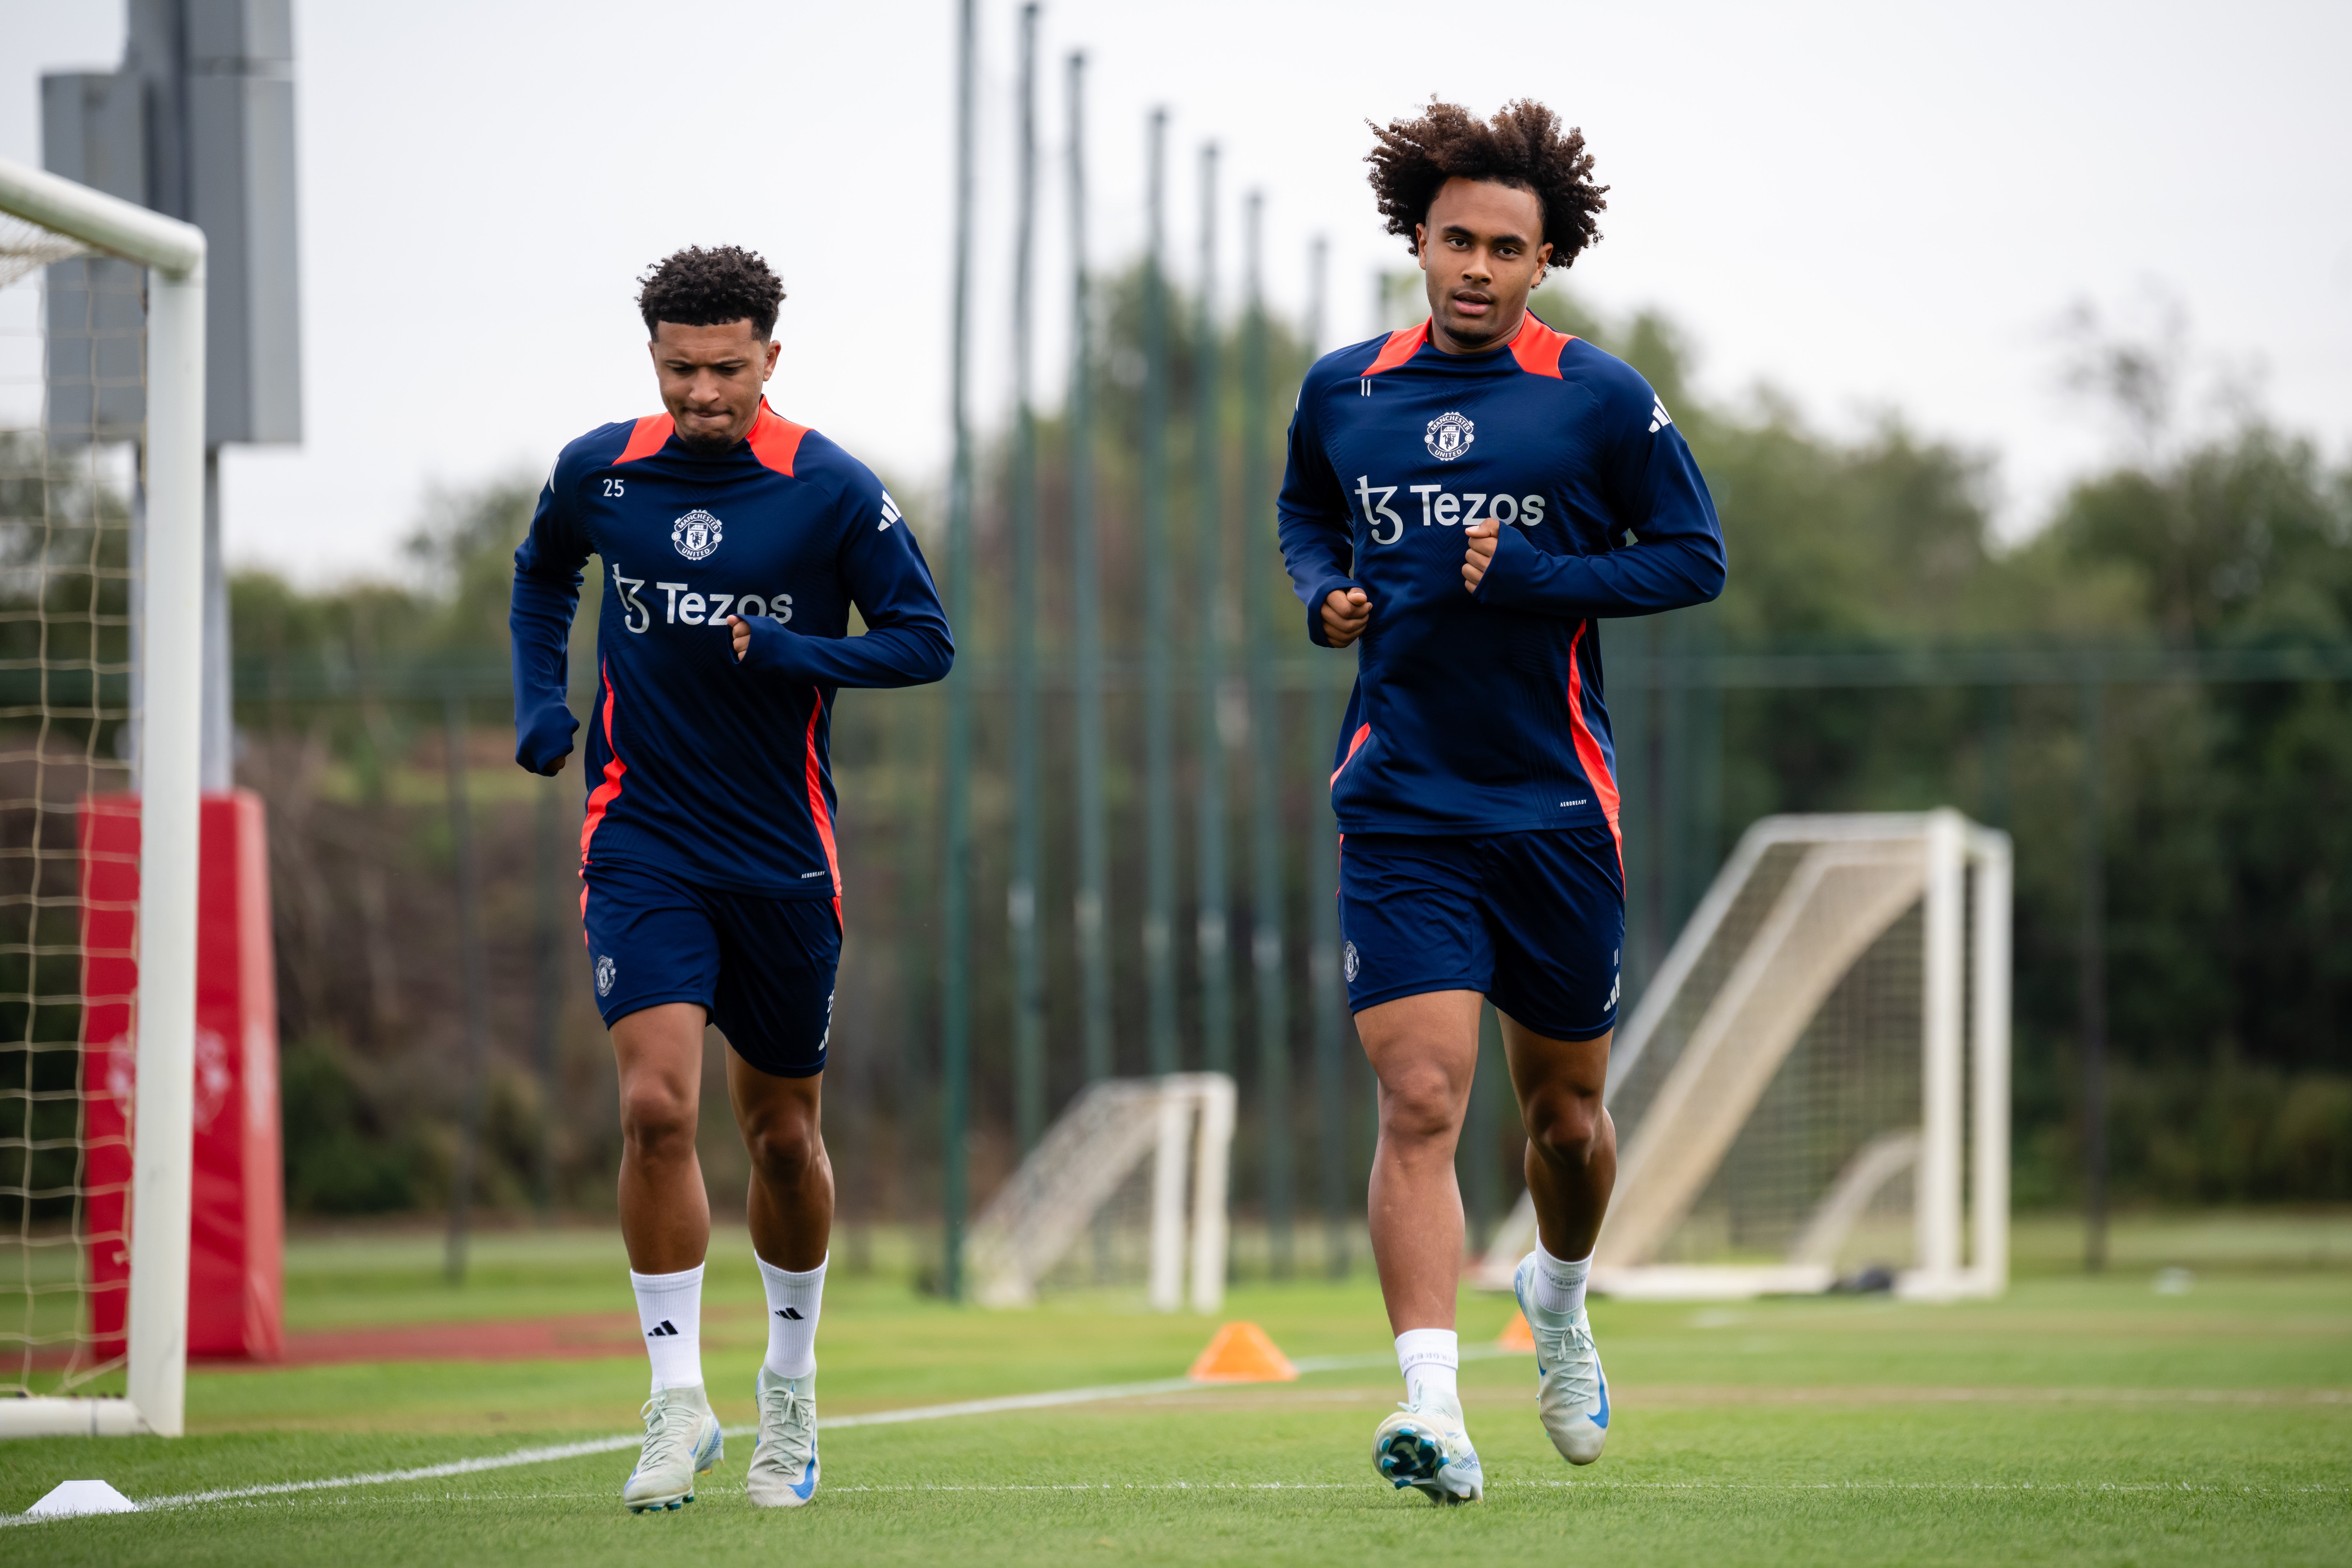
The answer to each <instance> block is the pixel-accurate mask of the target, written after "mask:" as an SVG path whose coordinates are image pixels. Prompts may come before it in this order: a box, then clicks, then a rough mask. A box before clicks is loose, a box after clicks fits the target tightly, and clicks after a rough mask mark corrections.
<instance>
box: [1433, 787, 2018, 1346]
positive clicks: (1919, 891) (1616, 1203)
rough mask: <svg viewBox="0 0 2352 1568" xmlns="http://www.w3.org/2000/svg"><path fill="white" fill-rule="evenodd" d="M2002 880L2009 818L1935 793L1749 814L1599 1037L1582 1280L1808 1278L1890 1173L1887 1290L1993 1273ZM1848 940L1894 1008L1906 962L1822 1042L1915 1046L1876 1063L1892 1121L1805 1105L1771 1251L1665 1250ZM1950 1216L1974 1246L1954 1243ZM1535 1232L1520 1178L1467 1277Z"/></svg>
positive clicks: (1486, 1271)
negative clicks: (1907, 1201)
mask: <svg viewBox="0 0 2352 1568" xmlns="http://www.w3.org/2000/svg"><path fill="white" fill-rule="evenodd" d="M2010 884H2011V848H2010V840H2009V837H2008V835H2006V834H2004V833H2000V832H1997V831H1995V830H1992V829H1990V828H1985V827H1980V826H1976V825H1974V824H1971V823H1969V822H1968V821H1967V820H1966V819H1965V818H1963V817H1962V816H1960V815H1959V813H1958V812H1956V811H1952V810H1949V809H1942V810H1937V811H1932V812H1927V813H1924V814H1908V813H1906V814H1874V815H1856V816H1775V817H1768V818H1766V819H1764V820H1762V821H1760V822H1759V823H1757V824H1756V825H1755V826H1752V827H1750V828H1749V829H1748V832H1747V833H1746V834H1745V835H1743V836H1742V837H1741V838H1740V841H1739V846H1738V848H1737V849H1736V850H1735V851H1734V852H1733V853H1732V856H1731V858H1730V859H1729V860H1728V861H1727V863H1726V864H1725V866H1724V868H1723V870H1722V871H1721V873H1720V874H1718V875H1717V878H1716V879H1715V883H1714V885H1713V886H1712V887H1711V888H1710V889H1708V891H1707V895H1706V898H1705V899H1704V900H1702V901H1701V902H1700V904H1699V906H1698V909H1697V910H1696V911H1695V912H1694V913H1693V914H1692V916H1691V919H1690V922H1689V924H1688V925H1686V926H1685V928H1684V929H1683V931H1682V933H1681V935H1680V936H1679V937H1678V938H1677V939H1676V940H1675V945H1674V948H1673V950H1672V951H1671V952H1669V953H1668V954H1667V956H1666V960H1665V963H1664V964H1663V965H1661V966H1660V969H1659V971H1658V974H1657V977H1656V978H1655V980H1654V981H1653V982H1652V984H1650V986H1649V988H1648V990H1647V991H1646V992H1645V993H1644V994H1643V997H1642V1000H1641V1003H1640V1005H1638V1006H1637V1007H1636V1008H1635V1009H1634V1010H1633V1016H1631V1018H1630V1019H1629V1020H1628V1021H1627V1022H1626V1023H1625V1025H1624V1026H1623V1027H1622V1028H1621V1029H1620V1031H1619V1032H1618V1036H1617V1038H1616V1041H1615V1042H1614V1047H1613V1049H1612V1055H1611V1061H1610V1066H1609V1079H1608V1086H1607V1089H1606V1090H1605V1091H1604V1096H1603V1098H1604V1103H1606V1104H1607V1105H1608V1107H1609V1109H1610V1111H1611V1113H1612V1116H1613V1117H1614V1118H1615V1119H1616V1121H1617V1134H1618V1140H1619V1151H1620V1152H1619V1155H1618V1168H1617V1187H1616V1194H1615V1196H1614V1197H1613V1199H1612V1202H1611V1205H1610V1211H1609V1216H1608V1219H1607V1221H1606V1223H1605V1224H1604V1225H1603V1226H1602V1227H1601V1241H1600V1247H1599V1250H1598V1251H1597V1252H1596V1253H1595V1255H1594V1260H1593V1271H1592V1279H1593V1285H1594V1289H1597V1290H1601V1291H1605V1292H1606V1293H1609V1294H1612V1295H1618V1296H1625V1297H1633V1298H1647V1299H1654V1300H1709V1299H1733V1298H1738V1297H1745V1296H1755V1295H1761V1294H1767V1293H1783V1292H1787V1293H1801V1292H1809V1291H1818V1290H1824V1289H1829V1287H1830V1286H1831V1285H1832V1282H1833V1281H1834V1280H1835V1279H1836V1268H1837V1259H1838V1256H1839V1252H1840V1249H1841V1247H1843V1245H1844V1243H1845V1242H1846V1240H1847V1238H1848V1237H1849V1236H1850V1235H1851V1234H1853V1231H1854V1228H1855V1226H1857V1225H1858V1224H1859V1223H1861V1221H1862V1220H1863V1218H1864V1215H1865V1213H1866V1212H1868V1211H1869V1210H1870V1209H1871V1207H1872V1205H1873V1204H1874V1201H1876V1200H1878V1199H1879V1198H1880V1197H1881V1195H1882V1194H1885V1193H1887V1192H1889V1191H1890V1190H1893V1187H1894V1184H1896V1183H1897V1182H1898V1181H1899V1180H1900V1179H1903V1178H1908V1180H1909V1182H1910V1184H1911V1193H1912V1203H1911V1226H1910V1230H1911V1236H1910V1238H1909V1251H1910V1258H1909V1264H1910V1266H1909V1267H1908V1268H1905V1269H1904V1270H1902V1272H1901V1273H1900V1274H1899V1275H1898V1276H1897V1278H1896V1279H1895V1289H1896V1290H1897V1291H1898V1292H1899V1293H1901V1294H1904V1295H1906V1296H1913V1297H1922V1298H1936V1299H1948V1298H1953V1297H1959V1296H1987V1295H1996V1294H1999V1293H2000V1291H2001V1290H2002V1289H2005V1288H2006V1287H2007V1284H2008V1278H2009V1243H2008V1237H2009V1047H2010V1042H2009V1010H2010V962H2011V960H2010ZM1866 955H1867V956H1868V957H1869V959H1870V960H1871V961H1872V962H1874V963H1884V964H1887V965H1889V966H1890V969H1891V973H1895V975H1896V976H1897V978H1898V980H1899V981H1900V982H1902V984H1898V985H1896V986H1895V987H1893V988H1892V989H1894V990H1895V991H1896V992H1897V993H1898V994H1899V996H1900V999H1901V1000H1902V1002H1903V1003H1904V1004H1905V1005H1906V1008H1907V1006H1908V1004H1909V1000H1910V992H1909V984H1911V983H1912V981H1911V977H1912V976H1913V975H1915V974H1916V1012H1915V1013H1911V1014H1910V1015H1909V1016H1907V1017H1901V1016H1898V1017H1896V1018H1895V1019H1893V1020H1892V1021H1891V1022H1890V1020H1889V1019H1888V1018H1887V1017H1886V1016H1885V1008H1884V1007H1883V1006H1882V1007H1881V1008H1880V1010H1879V1013H1878V1015H1877V1016H1874V1017H1872V1018H1870V1019H1867V1020H1866V1021H1865V1022H1864V1023H1863V1024H1861V1025H1859V1026H1855V1027H1856V1028H1857V1029H1858V1030H1859V1031H1860V1032H1861V1033H1862V1034H1863V1035H1864V1036H1866V1037H1864V1038H1862V1039H1860V1040H1858V1041H1841V1042H1839V1045H1840V1047H1841V1048H1843V1049H1844V1050H1845V1051H1846V1052H1847V1053H1848V1055H1849V1057H1851V1058H1853V1059H1856V1060H1859V1059H1862V1058H1861V1057H1860V1054H1859V1053H1860V1052H1861V1051H1862V1050H1864V1049H1868V1050H1871V1051H1874V1052H1875V1053H1876V1055H1875V1058H1874V1060H1875V1061H1876V1062H1878V1063H1879V1064H1881V1065H1882V1066H1884V1065H1887V1058H1888V1055H1889V1053H1890V1052H1893V1053H1895V1055H1896V1056H1898V1057H1915V1058H1916V1068H1915V1067H1914V1065H1913V1060H1911V1059H1901V1060H1895V1061H1894V1062H1893V1063H1892V1064H1891V1066H1892V1068H1893V1069H1894V1071H1895V1074H1897V1075H1902V1076H1899V1077H1898V1079H1897V1081H1898V1082H1900V1084H1901V1085H1902V1088H1903V1090H1904V1092H1906V1094H1909V1095H1912V1096H1914V1097H1915V1100H1916V1102H1915V1103H1913V1104H1911V1105H1909V1106H1906V1107H1899V1108H1897V1109H1896V1110H1895V1114H1894V1115H1893V1117H1892V1119H1891V1120H1892V1124H1891V1125H1884V1126H1873V1125H1871V1124H1869V1123H1867V1122H1865V1121H1861V1120H1860V1119H1859V1118H1857V1117H1855V1116H1853V1115H1851V1114H1849V1115H1847V1116H1844V1117H1843V1118H1838V1117H1834V1116H1829V1115H1823V1116H1821V1117H1819V1118H1816V1119H1815V1121H1816V1122H1817V1123H1818V1125H1811V1126H1809V1127H1808V1128H1807V1129H1806V1130H1805V1134H1804V1135H1805V1138H1806V1140H1807V1147H1806V1149H1805V1150H1804V1153H1805V1155H1806V1156H1807V1157H1808V1161H1809V1164H1810V1166H1811V1168H1812V1169H1814V1170H1817V1171H1819V1172H1820V1173H1821V1175H1820V1176H1819V1177H1818V1178H1817V1179H1814V1180H1813V1181H1812V1182H1811V1184H1810V1185H1806V1186H1804V1187H1803V1188H1802V1191H1801V1201H1802V1204H1803V1207H1804V1211H1805V1212H1804V1213H1803V1214H1802V1215H1801V1222H1800V1223H1798V1224H1796V1225H1794V1226H1791V1227H1790V1230H1791V1232H1792V1234H1790V1236H1789V1237H1788V1239H1787V1241H1786V1245H1785V1249H1784V1250H1783V1252H1782V1255H1781V1256H1780V1257H1779V1258H1774V1259H1757V1258H1744V1259H1741V1260H1739V1261H1736V1262H1706V1261H1692V1260H1689V1259H1685V1258H1669V1257H1667V1256H1665V1255H1666V1254H1667V1253H1668V1252H1669V1251H1670V1243H1671V1241H1672V1239H1673V1238H1674V1237H1675V1236H1676V1234H1677V1231H1678V1228H1679V1227H1682V1226H1685V1223H1686V1222H1687V1221H1689V1219H1690V1217H1691V1215H1692V1213H1693V1210H1694V1206H1695V1205H1697V1204H1698V1202H1699V1200H1700V1198H1701V1194H1702V1193H1703V1192H1706V1191H1707V1190H1708V1189H1709V1187H1710V1184H1712V1183H1716V1182H1717V1180H1718V1178H1719V1175H1720V1173H1722V1171H1723V1170H1724V1167H1725V1162H1726V1159H1727V1156H1728V1155H1730V1154H1731V1152H1733V1149H1734V1146H1735V1143H1736V1142H1738V1140H1739V1138H1740V1137H1741V1134H1742V1132H1743V1131H1744V1130H1745V1129H1746V1128H1747V1126H1748V1123H1749V1121H1750V1120H1751V1118H1753V1117H1754V1116H1756V1115H1757V1113H1758V1109H1759V1104H1760V1103H1762V1102H1763V1101H1764V1100H1765V1099H1766V1096H1767V1094H1768V1092H1769V1090H1770V1089H1772V1087H1773V1085H1774V1083H1775V1079H1776V1075H1778V1074H1780V1073H1782V1072H1783V1071H1784V1069H1786V1068H1789V1067H1790V1064H1791V1058H1792V1053H1794V1052H1796V1051H1797V1050H1798V1049H1799V1048H1800V1047H1801V1044H1802V1043H1804V1042H1807V1041H1808V1040H1810V1039H1812V1038H1813V1037H1814V1032H1815V1031H1817V1030H1819V1031H1821V1032H1822V1033H1827V1032H1828V1031H1829V1030H1830V1029H1831V1028H1832V1026H1833V1025H1834V1024H1835V1022H1836V1020H1835V1019H1832V1017H1831V1009H1830V1008H1829V1006H1828V1005H1829V1004H1830V1003H1831V1001H1832V995H1833V994H1838V993H1841V990H1842V988H1843V987H1845V986H1847V985H1848V984H1850V983H1852V982H1853V979H1854V977H1855V976H1856V974H1857V966H1858V965H1859V964H1861V963H1863V962H1864V960H1865V956H1866ZM1887 989H1889V987H1886V986H1882V987H1881V990H1882V991H1885V990H1887ZM1964 1034H1965V1036H1966V1039H1967V1046H1966V1048H1965V1050H1964V1048H1963V1043H1962V1042H1963V1036H1964ZM1914 1071H1916V1089H1911V1088H1910V1079H1909V1077H1908V1076H1907V1075H1908V1074H1910V1073H1912V1072H1914ZM1882 1076H1884V1075H1882ZM1629 1086H1630V1092H1629ZM1881 1104H1882V1106H1883V1104H1884V1093H1883V1091H1882V1094H1881ZM1964 1144H1965V1147H1964ZM1824 1162H1831V1163H1824ZM1964 1170H1966V1172H1967V1173H1968V1174H1969V1177H1970V1178H1972V1179H1971V1180H1970V1181H1969V1188H1970V1191H1969V1194H1968V1195H1967V1197H1966V1198H1965V1199H1964V1197H1963V1181H1962V1176H1963V1172H1964ZM1971 1210H1972V1211H1973V1214H1972V1215H1970V1214H1969V1211H1971ZM1969 1217H1972V1218H1973V1220H1974V1225H1973V1226H1972V1227H1968V1226H1965V1225H1964V1221H1965V1220H1966V1219H1967V1218H1969ZM1969 1228H1972V1230H1973V1238H1972V1239H1973V1246H1972V1247H1964V1245H1963V1242H1964V1232H1965V1231H1966V1230H1967V1229H1969ZM1535 1231H1536V1225H1535V1210H1534V1207H1533V1205H1532V1204H1531V1203H1530V1202H1529V1201H1528V1198H1527V1197H1526V1196H1525V1195H1524V1194H1522V1196H1521V1198H1520V1201H1519V1205H1518V1206H1517V1209H1516V1210H1514V1211H1513V1213H1512V1215H1511V1217H1510V1218H1509V1219H1508V1220H1507V1221H1506V1222H1505V1224H1504V1225H1503V1226H1502V1227H1501V1228H1500V1229H1499V1230H1498V1231H1497V1233H1496V1237H1495V1240H1494V1243H1493V1245H1492V1246H1491V1247H1489V1249H1488V1251H1487V1254H1486V1258H1484V1259H1483V1261H1482V1262H1481V1263H1480V1265H1479V1266H1478V1270H1477V1273H1478V1279H1479V1282H1480V1283H1481V1284H1482V1285H1485V1286H1486V1287H1487V1288H1489V1289H1509V1288H1510V1282H1511V1275H1512V1271H1513V1269H1514V1268H1516V1267H1517V1262H1518V1259H1519V1258H1520V1257H1521V1256H1522V1255H1524V1253H1525V1252H1526V1250H1527V1249H1528V1247H1532V1246H1533V1245H1534V1244H1535Z"/></svg>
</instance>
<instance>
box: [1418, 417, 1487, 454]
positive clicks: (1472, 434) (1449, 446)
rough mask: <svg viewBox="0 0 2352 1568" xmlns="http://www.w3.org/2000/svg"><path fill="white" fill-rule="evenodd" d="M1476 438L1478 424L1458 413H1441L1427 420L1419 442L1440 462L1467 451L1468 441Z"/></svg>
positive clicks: (1468, 447)
mask: <svg viewBox="0 0 2352 1568" xmlns="http://www.w3.org/2000/svg"><path fill="white" fill-rule="evenodd" d="M1477 438H1478V426H1475V425H1473V424H1471V423H1470V421H1469V420H1467V419H1465V418H1464V417H1463V416H1461V415H1459V414H1441V415H1439V416H1437V417H1436V418H1434V419H1433V420H1431V421H1430V422H1429V428H1428V429H1427V430H1426V431H1424V432H1423V434H1422V437H1421V442H1422V445H1423V446H1424V447H1428V448H1429V455H1430V456H1431V457H1433V458H1436V459H1437V460H1438V461H1439V462H1441V463H1450V462H1452V461H1453V460H1454V458H1458V457H1460V456H1461V455H1462V454H1463V453H1465V452H1466V451H1468V450H1469V449H1470V443H1471V442H1473V441H1475V440H1476V439H1477Z"/></svg>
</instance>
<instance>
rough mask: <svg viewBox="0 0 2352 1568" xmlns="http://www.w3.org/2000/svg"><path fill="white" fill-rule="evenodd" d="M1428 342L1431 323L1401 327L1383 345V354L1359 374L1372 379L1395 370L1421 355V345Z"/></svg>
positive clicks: (1424, 322)
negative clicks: (1384, 372) (1385, 371)
mask: <svg viewBox="0 0 2352 1568" xmlns="http://www.w3.org/2000/svg"><path fill="white" fill-rule="evenodd" d="M1428 341H1429V323H1428V322H1427V321H1423V322H1422V324H1421V325H1419V326H1417V327H1401V328H1399V329H1398V330H1397V331H1393V332H1391V333H1390V334H1389V341H1388V342H1385V343H1383V344H1381V352H1380V353H1379V354H1378V355H1377V356H1376V357H1375V358H1374V359H1373V361H1372V363H1370V364H1368V365H1366V366H1365V367H1364V368H1363V369H1362V370H1361V371H1360V372H1358V373H1357V374H1359V375H1361V376H1365V377H1370V376H1375V375H1378V374H1381V372H1382V371H1384V370H1394V369H1395V368H1396V367H1397V366H1399V365H1401V364H1402V363H1404V362H1405V361H1407V360H1409V359H1411V358H1412V356H1413V355H1415V354H1417V353H1420V352H1421V345H1422V344H1423V343H1425V342H1428Z"/></svg>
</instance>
